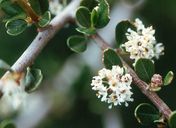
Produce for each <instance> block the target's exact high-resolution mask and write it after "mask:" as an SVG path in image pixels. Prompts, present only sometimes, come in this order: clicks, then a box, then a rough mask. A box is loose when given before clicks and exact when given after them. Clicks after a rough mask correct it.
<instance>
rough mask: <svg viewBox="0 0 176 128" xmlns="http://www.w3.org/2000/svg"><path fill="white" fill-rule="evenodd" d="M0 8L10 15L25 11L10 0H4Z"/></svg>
mask: <svg viewBox="0 0 176 128" xmlns="http://www.w3.org/2000/svg"><path fill="white" fill-rule="evenodd" d="M0 9H2V10H3V11H4V12H5V14H7V15H9V16H15V15H19V14H20V13H24V11H23V9H22V8H21V7H20V6H19V5H18V4H17V3H12V2H11V1H10V0H4V1H2V2H1V3H0Z"/></svg>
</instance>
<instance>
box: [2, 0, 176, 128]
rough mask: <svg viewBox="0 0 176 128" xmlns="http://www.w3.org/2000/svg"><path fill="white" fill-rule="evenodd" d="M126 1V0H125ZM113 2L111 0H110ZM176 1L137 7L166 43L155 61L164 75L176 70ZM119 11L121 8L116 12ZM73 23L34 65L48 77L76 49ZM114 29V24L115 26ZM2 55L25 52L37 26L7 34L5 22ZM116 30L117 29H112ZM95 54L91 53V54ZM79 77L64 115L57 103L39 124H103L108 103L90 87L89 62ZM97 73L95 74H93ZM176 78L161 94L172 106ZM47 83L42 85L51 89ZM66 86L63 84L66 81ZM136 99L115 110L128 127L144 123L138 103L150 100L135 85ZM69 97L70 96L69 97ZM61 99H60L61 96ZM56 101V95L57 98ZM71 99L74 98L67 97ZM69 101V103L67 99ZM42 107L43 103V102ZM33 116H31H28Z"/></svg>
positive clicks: (90, 127) (11, 58) (73, 127)
mask: <svg viewBox="0 0 176 128" xmlns="http://www.w3.org/2000/svg"><path fill="white" fill-rule="evenodd" d="M126 1H127V0H126ZM111 2H112V0H111ZM175 6H176V1H175V0H167V1H166V0H146V1H145V3H144V5H143V6H142V7H141V8H140V9H139V10H136V13H135V15H134V18H136V17H139V18H141V19H143V20H144V21H145V22H146V23H148V24H152V25H153V26H154V28H155V29H156V38H157V40H158V41H159V42H160V41H161V42H162V43H163V44H164V46H165V55H164V56H162V57H161V59H160V60H159V61H156V72H157V73H160V74H162V75H165V74H166V73H167V72H168V71H169V70H173V72H174V73H176V68H175V67H176V58H175V49H176V41H175V36H176V7H175ZM117 13H120V12H117ZM75 27H76V26H74V25H70V26H66V27H65V28H63V29H62V30H61V31H60V32H59V33H58V34H57V35H56V36H55V37H54V38H53V39H52V40H51V41H50V43H49V44H48V45H47V47H46V48H45V49H44V50H43V52H42V54H40V55H39V57H38V59H37V60H36V61H35V67H37V68H41V70H42V71H43V73H44V78H45V80H49V79H52V77H54V76H55V75H56V73H57V72H58V71H59V70H61V69H62V67H63V64H64V62H65V61H66V60H67V59H68V57H70V56H71V55H72V54H74V53H73V52H71V51H70V50H69V48H68V47H67V45H66V39H67V38H68V37H69V36H70V35H73V34H75V30H74V29H75ZM114 29H115V28H114ZM0 30H1V32H0V58H2V59H4V60H5V61H6V62H8V63H9V64H13V63H14V62H15V61H16V60H17V58H18V57H19V56H20V55H21V54H22V53H23V51H24V50H25V49H26V48H27V46H28V45H29V44H30V42H31V41H32V40H33V39H34V37H35V35H36V34H37V32H36V29H35V27H32V28H29V29H27V30H26V31H25V32H24V33H23V34H21V35H19V36H16V37H12V36H9V35H7V34H6V32H5V28H4V25H3V24H1V25H0ZM112 34H114V33H112ZM90 56H92V55H90ZM81 72H82V73H81V75H80V78H78V79H76V80H75V82H74V84H73V85H72V89H71V92H70V96H74V102H73V103H72V105H71V108H70V109H69V111H67V112H66V113H64V114H63V115H61V114H60V113H59V112H60V110H58V109H60V108H57V106H54V107H53V109H52V110H51V111H50V112H49V113H48V116H47V117H46V118H45V119H44V120H42V121H41V122H40V124H39V125H38V126H36V128H103V127H104V126H103V120H102V118H103V117H102V116H103V114H104V113H105V112H106V111H108V107H107V105H106V104H104V103H101V102H100V100H99V99H97V98H96V97H95V94H94V92H93V91H91V87H90V82H91V77H92V75H93V72H92V71H91V70H90V68H89V67H88V66H86V65H85V68H83V69H82V71H81ZM94 75H95V74H94ZM175 84H176V81H175V80H174V81H173V83H172V84H171V85H170V86H168V87H165V88H163V89H162V90H161V91H160V92H159V95H160V96H161V97H162V99H163V100H164V101H166V103H167V104H168V105H169V106H170V107H171V109H172V110H175V109H176V102H175V99H174V97H175V96H176V93H175V92H176V86H175ZM48 86H50V85H44V86H43V87H42V88H41V90H42V89H46V88H47V89H50V88H49V87H48ZM63 86H64V85H63ZM133 89H134V90H133V92H134V95H133V97H134V99H135V101H134V102H133V103H130V105H129V107H128V108H126V107H124V106H122V107H121V106H120V107H115V108H113V110H112V111H114V112H115V113H117V114H118V112H117V110H118V111H119V110H120V112H121V114H122V118H123V123H124V126H125V128H132V127H133V128H136V127H141V126H140V125H139V124H138V123H137V121H136V119H135V118H134V115H133V112H134V109H135V107H136V106H137V105H138V104H139V103H141V102H149V103H150V101H149V100H147V99H146V98H145V96H143V95H142V94H141V92H140V91H139V90H138V88H137V87H135V86H134V87H133ZM68 99H69V98H68ZM58 100H59V99H58ZM55 102H56V104H57V99H56V100H55ZM65 102H72V101H69V100H68V101H65ZM66 104H67V103H66ZM41 107H42V106H41ZM29 120H30V119H29Z"/></svg>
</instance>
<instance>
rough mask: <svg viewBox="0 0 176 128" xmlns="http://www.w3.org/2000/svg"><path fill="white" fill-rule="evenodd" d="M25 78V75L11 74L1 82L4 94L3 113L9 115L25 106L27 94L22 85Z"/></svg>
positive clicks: (0, 105)
mask: <svg viewBox="0 0 176 128" xmlns="http://www.w3.org/2000/svg"><path fill="white" fill-rule="evenodd" d="M23 76H24V75H23V74H18V73H12V74H11V73H10V74H8V76H6V77H5V78H3V79H1V80H0V91H1V93H2V97H1V99H0V108H1V110H0V112H1V113H3V114H9V113H11V112H13V111H16V110H18V109H19V108H20V107H21V106H22V105H24V101H25V98H26V96H27V93H26V92H25V89H24V86H23V84H22V83H23V82H22V79H23Z"/></svg>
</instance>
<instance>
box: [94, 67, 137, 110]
mask: <svg viewBox="0 0 176 128" xmlns="http://www.w3.org/2000/svg"><path fill="white" fill-rule="evenodd" d="M131 83H132V77H131V75H130V74H128V73H126V68H125V67H122V68H121V67H120V66H112V69H111V70H109V69H105V68H103V69H101V70H100V71H99V72H98V76H94V77H93V80H92V83H91V86H92V90H95V91H96V92H97V97H98V98H101V101H102V102H107V103H108V104H110V105H109V108H110V109H111V108H112V105H114V106H117V105H121V104H122V103H125V106H128V103H127V102H128V101H133V99H132V98H131V95H132V94H133V93H132V92H131V86H130V85H131Z"/></svg>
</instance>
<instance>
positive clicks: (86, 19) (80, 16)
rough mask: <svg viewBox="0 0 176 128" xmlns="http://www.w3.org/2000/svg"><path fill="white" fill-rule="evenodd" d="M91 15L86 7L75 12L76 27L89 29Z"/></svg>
mask: <svg viewBox="0 0 176 128" xmlns="http://www.w3.org/2000/svg"><path fill="white" fill-rule="evenodd" d="M90 19H91V15H90V11H89V9H88V8H86V7H83V6H82V7H79V8H78V9H77V11H76V20H77V22H78V25H80V26H81V27H85V28H90V27H91V21H90Z"/></svg>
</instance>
